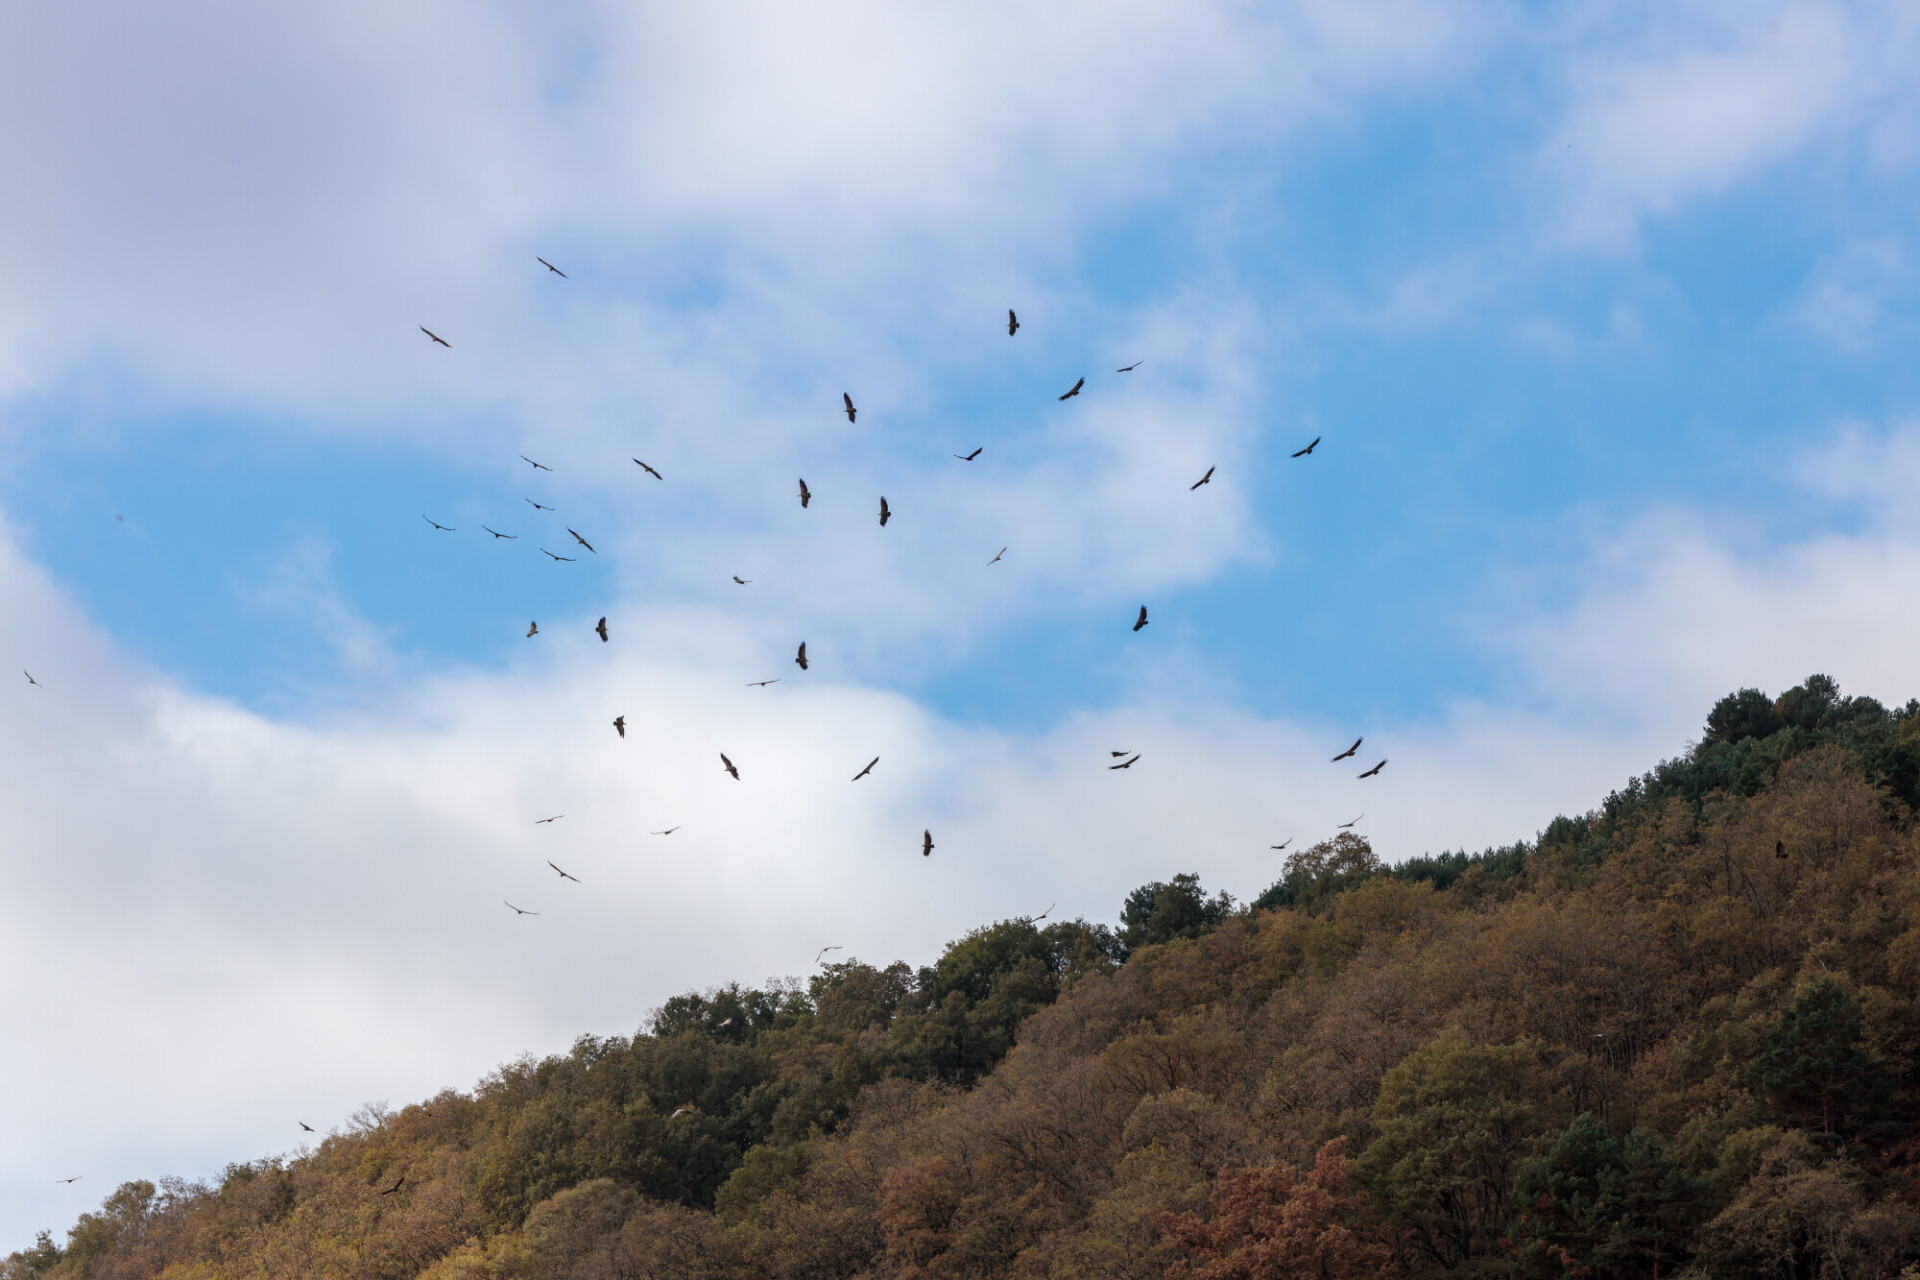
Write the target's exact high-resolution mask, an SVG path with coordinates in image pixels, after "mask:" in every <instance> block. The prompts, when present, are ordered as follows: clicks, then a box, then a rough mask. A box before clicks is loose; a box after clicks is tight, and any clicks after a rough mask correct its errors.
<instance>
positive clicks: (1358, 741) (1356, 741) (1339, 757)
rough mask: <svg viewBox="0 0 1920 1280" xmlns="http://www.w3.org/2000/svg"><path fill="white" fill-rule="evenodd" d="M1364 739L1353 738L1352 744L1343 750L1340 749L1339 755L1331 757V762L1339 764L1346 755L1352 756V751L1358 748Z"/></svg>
mask: <svg viewBox="0 0 1920 1280" xmlns="http://www.w3.org/2000/svg"><path fill="white" fill-rule="evenodd" d="M1365 741H1366V739H1365V738H1355V739H1354V740H1353V745H1352V746H1350V747H1348V748H1347V749H1346V750H1345V751H1342V752H1341V753H1340V754H1339V755H1337V756H1335V757H1334V758H1333V763H1335V764H1339V763H1340V762H1341V761H1342V760H1345V759H1347V758H1348V757H1350V756H1352V755H1353V753H1354V752H1356V751H1358V750H1359V749H1360V744H1361V743H1363V742H1365Z"/></svg>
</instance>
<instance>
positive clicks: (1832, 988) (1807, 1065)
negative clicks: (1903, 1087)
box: [1746, 978, 1892, 1134]
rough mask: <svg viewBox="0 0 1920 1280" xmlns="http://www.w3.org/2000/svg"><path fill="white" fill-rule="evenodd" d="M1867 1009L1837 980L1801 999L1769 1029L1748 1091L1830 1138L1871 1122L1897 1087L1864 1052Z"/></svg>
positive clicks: (1818, 985) (1749, 1076)
mask: <svg viewBox="0 0 1920 1280" xmlns="http://www.w3.org/2000/svg"><path fill="white" fill-rule="evenodd" d="M1861 1025H1862V1018H1861V1013H1860V1006H1859V1004H1858V1003H1856V1002H1855V1001H1854V999H1853V997H1852V996H1850V995H1848V994H1847V993H1846V991H1845V990H1844V989H1843V988H1842V987H1841V986H1840V984H1839V983H1837V982H1835V981H1834V980H1833V979H1832V978H1822V979H1820V980H1819V981H1818V982H1815V983H1813V984H1812V985H1811V986H1809V987H1807V988H1806V989H1805V990H1804V991H1802V992H1801V993H1800V996H1799V998H1798V999H1796V1000H1795V1001H1794V1002H1793V1005H1792V1007H1791V1008H1788V1009H1784V1010H1782V1011H1781V1013H1780V1016H1779V1017H1778V1018H1776V1019H1775V1020H1774V1022H1773V1025H1772V1026H1770V1027H1768V1028H1767V1035H1766V1040H1765V1041H1764V1043H1763V1045H1762V1047H1761V1050H1760V1053H1759V1055H1758V1056H1756V1057H1755V1058H1754V1059H1753V1061H1752V1062H1751V1063H1749V1064H1748V1066H1747V1071H1746V1080H1747V1087H1748V1088H1750V1089H1752V1090H1753V1091H1754V1092H1755V1093H1757V1094H1759V1095H1760V1096H1761V1097H1762V1098H1763V1099H1765V1101H1766V1103H1767V1105H1768V1107H1769V1108H1771V1109H1772V1110H1773V1112H1774V1113H1775V1114H1776V1115H1777V1116H1780V1117H1782V1118H1785V1119H1787V1120H1789V1121H1790V1122H1792V1123H1794V1124H1798V1125H1800V1126H1801V1127H1803V1128H1809V1129H1810V1128H1814V1127H1815V1126H1818V1128H1819V1130H1820V1132H1821V1133H1823V1134H1834V1133H1845V1132H1848V1131H1850V1130H1851V1129H1853V1128H1855V1127H1857V1126H1859V1125H1861V1124H1864V1123H1867V1122H1868V1121H1870V1120H1871V1119H1872V1117H1873V1115H1874V1114H1875V1113H1876V1112H1877V1111H1878V1110H1879V1109H1880V1108H1881V1107H1882V1106H1883V1105H1884V1103H1885V1100H1886V1098H1887V1096H1888V1094H1889V1093H1890V1092H1891V1085H1892V1081H1891V1079H1890V1078H1889V1076H1888V1073H1887V1070H1886V1067H1885V1064H1883V1063H1881V1062H1879V1061H1878V1060H1877V1059H1875V1058H1874V1057H1873V1056H1872V1055H1871V1054H1869V1053H1868V1052H1867V1051H1866V1050H1865V1049H1862V1048H1861V1047H1860V1033H1861Z"/></svg>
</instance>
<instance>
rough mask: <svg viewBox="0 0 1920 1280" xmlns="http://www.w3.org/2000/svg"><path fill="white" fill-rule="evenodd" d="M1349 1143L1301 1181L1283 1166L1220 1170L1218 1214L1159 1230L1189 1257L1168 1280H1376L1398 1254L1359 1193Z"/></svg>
mask: <svg viewBox="0 0 1920 1280" xmlns="http://www.w3.org/2000/svg"><path fill="white" fill-rule="evenodd" d="M1346 1145H1347V1142H1346V1139H1345V1138H1335V1139H1334V1140H1333V1141H1332V1142H1329V1143H1328V1144H1327V1145H1326V1146H1324V1147H1322V1148H1321V1149H1320V1154H1319V1156H1318V1158H1317V1159H1315V1160H1314V1162H1313V1168H1312V1169H1310V1170H1308V1171H1307V1172H1306V1173H1305V1174H1304V1175H1302V1174H1301V1173H1300V1172H1299V1171H1298V1170H1296V1169H1295V1168H1294V1167H1293V1166H1292V1165H1290V1164H1286V1163H1284V1162H1282V1163H1278V1164H1270V1165H1267V1166H1266V1167H1265V1168H1258V1169H1247V1168H1238V1169H1235V1168H1227V1169H1222V1170H1221V1171H1220V1173H1219V1175H1218V1176H1217V1177H1216V1178H1215V1179H1214V1184H1213V1194H1212V1197H1211V1202H1212V1207H1213V1214H1212V1216H1211V1217H1210V1218H1202V1217H1200V1216H1199V1215H1197V1214H1168V1215H1166V1216H1165V1217H1164V1218H1162V1219H1161V1228H1162V1230H1163V1231H1164V1232H1165V1233H1166V1234H1167V1235H1169V1236H1171V1237H1172V1238H1173V1239H1174V1241H1175V1242H1176V1243H1177V1244H1178V1245H1179V1246H1180V1248H1181V1251H1182V1253H1183V1255H1184V1256H1183V1257H1182V1258H1181V1259H1180V1261H1178V1262H1175V1263H1174V1264H1173V1265H1172V1266H1170V1267H1168V1268H1167V1280H1295V1278H1296V1277H1300V1276H1313V1277H1317V1278H1318V1280H1362V1278H1363V1277H1364V1278H1365V1280H1375V1277H1378V1276H1381V1275H1382V1274H1384V1273H1386V1271H1387V1269H1388V1263H1389V1261H1390V1260H1391V1258H1392V1256H1393V1250H1392V1249H1391V1248H1390V1247H1389V1246H1388V1244H1387V1242H1386V1239H1385V1233H1384V1232H1383V1230H1382V1228H1381V1225H1380V1223H1379V1221H1378V1220H1377V1219H1375V1218H1374V1217H1373V1214H1372V1211H1371V1206H1370V1205H1369V1203H1368V1201H1367V1197H1366V1196H1365V1195H1364V1194H1362V1193H1359V1192H1356V1191H1355V1190H1354V1188H1353V1178H1352V1174H1353V1162H1352V1161H1351V1160H1349V1159H1347V1155H1346Z"/></svg>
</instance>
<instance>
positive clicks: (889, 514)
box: [880, 495, 893, 529]
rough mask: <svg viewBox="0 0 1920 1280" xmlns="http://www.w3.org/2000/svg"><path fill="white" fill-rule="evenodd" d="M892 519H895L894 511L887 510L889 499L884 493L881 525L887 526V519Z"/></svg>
mask: <svg viewBox="0 0 1920 1280" xmlns="http://www.w3.org/2000/svg"><path fill="white" fill-rule="evenodd" d="M891 519H893V512H891V511H889V510H887V499H886V497H885V495H882V496H881V498H880V527H881V528H882V529H884V528H886V527H887V521H889V520H891Z"/></svg>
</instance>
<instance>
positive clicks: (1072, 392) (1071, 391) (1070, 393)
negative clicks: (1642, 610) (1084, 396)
mask: <svg viewBox="0 0 1920 1280" xmlns="http://www.w3.org/2000/svg"><path fill="white" fill-rule="evenodd" d="M1086 385H1087V380H1086V379H1085V378H1082V379H1080V381H1078V382H1076V383H1074V384H1073V385H1072V386H1071V387H1068V388H1067V394H1065V395H1063V396H1061V397H1060V398H1061V399H1062V400H1071V399H1073V397H1075V396H1077V395H1079V394H1080V388H1082V387H1084V386H1086Z"/></svg>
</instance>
